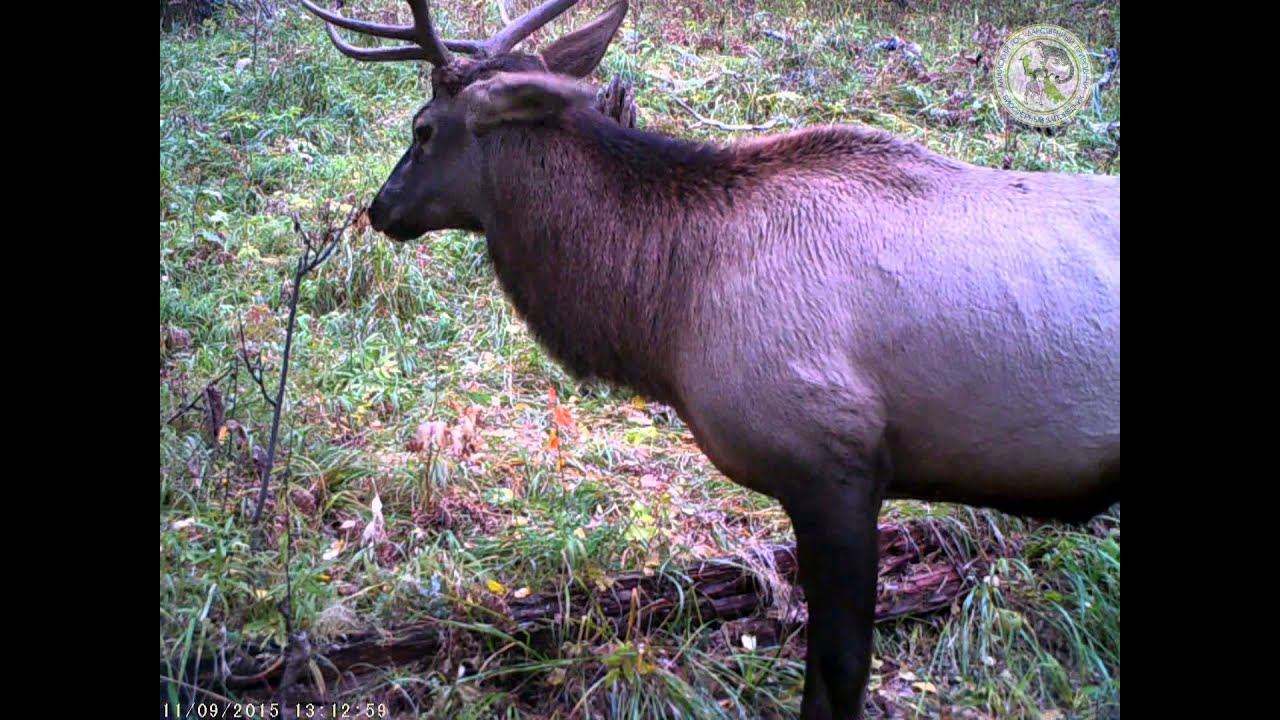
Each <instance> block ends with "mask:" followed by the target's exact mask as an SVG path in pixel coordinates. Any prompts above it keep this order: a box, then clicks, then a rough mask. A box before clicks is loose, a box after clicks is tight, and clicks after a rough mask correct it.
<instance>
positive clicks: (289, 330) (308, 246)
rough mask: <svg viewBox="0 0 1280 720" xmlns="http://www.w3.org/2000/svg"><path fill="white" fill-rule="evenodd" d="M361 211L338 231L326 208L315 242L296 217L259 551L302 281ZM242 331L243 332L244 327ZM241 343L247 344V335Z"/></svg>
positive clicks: (256, 518)
mask: <svg viewBox="0 0 1280 720" xmlns="http://www.w3.org/2000/svg"><path fill="white" fill-rule="evenodd" d="M360 212H361V210H360V209H359V206H357V205H354V204H353V207H352V209H351V211H350V212H349V213H347V216H346V219H345V220H344V221H343V223H342V225H341V226H339V227H336V228H335V227H334V226H333V225H332V223H331V217H330V215H329V210H328V208H327V207H326V210H325V214H324V218H323V220H324V223H325V229H324V231H323V232H322V233H321V234H320V236H319V237H318V238H314V239H313V238H312V237H311V236H310V235H308V234H307V233H306V231H304V230H303V229H302V223H301V221H299V220H298V217H297V216H296V215H295V216H294V218H293V228H294V230H295V231H296V232H297V233H298V234H299V235H301V236H302V241H303V251H302V256H301V257H299V258H298V263H297V265H296V266H295V268H294V272H293V291H292V292H291V293H290V294H289V322H288V324H287V325H286V326H285V332H284V354H283V356H282V358H281V366H280V382H279V384H277V385H276V392H275V399H274V400H272V401H271V407H272V414H271V439H270V440H269V441H268V443H267V457H266V461H265V462H264V463H263V467H262V485H261V486H260V488H259V490H258V500H257V504H256V506H255V507H254V510H253V518H252V520H251V523H252V525H253V526H254V533H253V540H252V542H251V543H250V545H251V547H252V548H253V549H255V550H256V549H257V548H258V546H259V545H260V543H261V540H262V532H261V526H260V525H259V522H260V521H261V519H262V508H263V507H264V506H265V505H266V503H267V489H268V488H269V487H270V485H271V468H272V466H273V465H274V464H275V459H276V444H277V442H278V441H279V439H280V415H281V410H282V409H283V406H284V393H285V387H286V385H287V383H288V380H289V354H290V352H291V351H292V349H293V328H294V323H295V322H296V320H297V317H298V299H299V297H301V295H302V292H301V288H302V279H303V278H304V277H306V275H307V274H308V273H310V272H311V271H312V270H315V269H316V268H317V267H319V266H320V263H323V262H324V261H325V260H327V259H329V256H330V255H332V254H333V251H334V248H336V247H337V246H338V242H339V241H340V240H341V239H342V236H343V235H344V234H345V233H346V231H347V229H348V228H350V227H351V224H352V223H353V222H355V219H356V216H357V215H358V214H359V213H360ZM241 329H242V331H243V328H241ZM241 340H242V341H243V335H242V336H241ZM260 367H261V366H259V368H260ZM250 372H251V373H252V372H253V370H252V367H250ZM258 377H259V378H260V377H261V373H259V375H258ZM259 386H260V387H262V388H263V392H264V393H265V392H266V387H265V385H263V384H262V383H261V382H260V383H259Z"/></svg>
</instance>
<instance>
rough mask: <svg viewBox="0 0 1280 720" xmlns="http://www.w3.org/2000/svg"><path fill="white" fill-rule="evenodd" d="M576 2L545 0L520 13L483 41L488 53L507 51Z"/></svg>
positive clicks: (570, 0)
mask: <svg viewBox="0 0 1280 720" xmlns="http://www.w3.org/2000/svg"><path fill="white" fill-rule="evenodd" d="M577 2H578V0H547V2H544V3H542V4H541V5H539V6H538V7H536V8H534V9H532V10H530V11H529V12H527V13H525V14H524V15H521V16H520V17H519V18H517V19H516V20H514V21H512V23H511V24H510V25H508V26H506V27H505V28H503V29H502V30H501V31H499V32H498V34H497V35H494V36H493V37H492V38H490V39H489V41H488V42H486V43H485V45H486V46H487V49H488V51H489V53H490V54H492V55H498V54H500V53H504V52H507V51H508V50H510V49H511V48H513V47H515V46H516V45H517V44H518V43H519V42H520V41H521V40H524V39H525V38H527V37H529V36H530V35H532V34H533V33H534V32H535V31H536V30H537V29H538V28H540V27H542V26H543V25H546V24H547V23H549V22H551V21H552V20H554V19H555V18H556V16H557V15H560V14H561V13H563V12H564V11H565V10H568V9H569V8H571V7H573V6H574V5H575V4H576V3H577Z"/></svg>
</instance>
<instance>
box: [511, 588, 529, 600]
mask: <svg viewBox="0 0 1280 720" xmlns="http://www.w3.org/2000/svg"><path fill="white" fill-rule="evenodd" d="M529 592H530V590H529V588H527V587H522V588H520V589H519V590H516V591H515V592H514V593H512V595H514V596H515V598H516V599H517V600H519V599H521V598H527V597H529Z"/></svg>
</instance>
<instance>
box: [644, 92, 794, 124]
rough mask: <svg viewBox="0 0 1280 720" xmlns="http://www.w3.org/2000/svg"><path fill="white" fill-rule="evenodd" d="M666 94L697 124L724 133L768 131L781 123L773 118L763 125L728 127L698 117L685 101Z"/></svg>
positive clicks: (715, 121) (718, 122) (695, 111)
mask: <svg viewBox="0 0 1280 720" xmlns="http://www.w3.org/2000/svg"><path fill="white" fill-rule="evenodd" d="M667 94H668V95H670V96H671V99H672V100H675V101H676V104H677V105H679V106H680V107H682V108H684V109H685V111H687V112H688V113H689V114H690V115H692V116H693V117H694V118H695V119H697V121H698V123H699V124H701V125H710V126H711V127H713V128H716V129H717V130H724V131H725V132H749V131H752V130H768V129H770V128H772V127H774V126H775V125H777V124H778V123H780V122H782V121H781V120H780V119H779V118H774V119H772V120H770V121H769V122H767V123H765V124H763V125H728V124H725V123H722V122H720V121H719V120H712V119H711V118H708V117H703V116H702V115H699V114H698V111H697V110H694V109H693V108H691V107H689V105H688V104H687V103H685V101H683V100H681V99H680V98H679V97H677V96H676V94H675V93H672V92H668V93H667Z"/></svg>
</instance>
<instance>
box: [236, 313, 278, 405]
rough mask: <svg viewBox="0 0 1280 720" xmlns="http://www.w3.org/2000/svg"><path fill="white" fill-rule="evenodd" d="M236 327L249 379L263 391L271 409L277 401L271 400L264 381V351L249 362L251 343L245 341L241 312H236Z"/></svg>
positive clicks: (241, 354)
mask: <svg viewBox="0 0 1280 720" xmlns="http://www.w3.org/2000/svg"><path fill="white" fill-rule="evenodd" d="M236 325H237V329H238V332H239V334H240V357H241V359H243V360H244V366H245V369H246V370H248V371H249V377H250V378H251V379H252V380H253V382H254V383H256V384H257V385H258V389H259V390H261V391H262V399H263V400H266V401H267V404H268V405H270V406H271V407H275V406H276V401H275V400H273V399H272V398H271V393H269V392H267V384H266V382H265V381H263V379H262V351H261V350H259V351H258V352H257V353H256V354H255V355H254V358H253V360H249V343H248V342H247V341H246V340H245V339H244V317H243V316H242V314H241V313H240V312H239V311H237V312H236Z"/></svg>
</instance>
